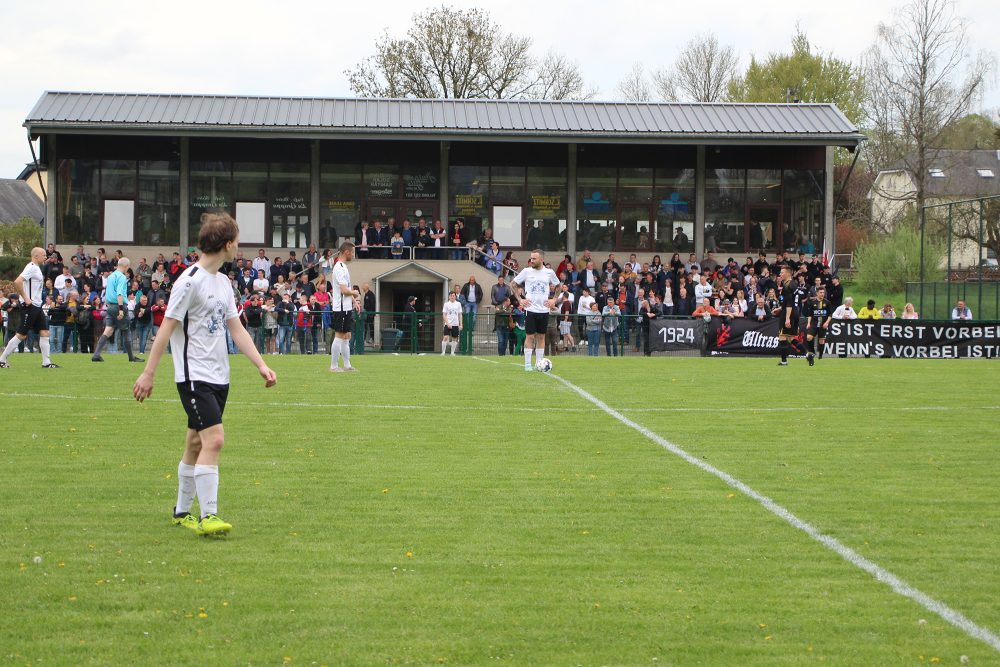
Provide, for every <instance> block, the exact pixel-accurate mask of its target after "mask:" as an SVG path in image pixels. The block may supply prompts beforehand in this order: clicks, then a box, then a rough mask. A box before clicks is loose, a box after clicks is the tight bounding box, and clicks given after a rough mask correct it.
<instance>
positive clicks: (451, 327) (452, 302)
mask: <svg viewBox="0 0 1000 667" xmlns="http://www.w3.org/2000/svg"><path fill="white" fill-rule="evenodd" d="M441 314H442V315H443V316H444V336H443V337H442V338H441V355H442V356H444V353H445V350H447V349H448V345H451V356H453V357H454V356H455V348H457V347H458V338H459V336H461V334H462V304H460V303H459V302H458V297H456V296H455V293H454V292H451V293H449V294H448V301H446V302H445V304H444V308H443V309H442V310H441Z"/></svg>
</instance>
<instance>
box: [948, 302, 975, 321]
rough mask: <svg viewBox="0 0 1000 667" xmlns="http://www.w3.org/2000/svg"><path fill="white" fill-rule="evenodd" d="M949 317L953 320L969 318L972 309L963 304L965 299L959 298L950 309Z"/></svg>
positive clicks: (970, 317)
mask: <svg viewBox="0 0 1000 667" xmlns="http://www.w3.org/2000/svg"><path fill="white" fill-rule="evenodd" d="M951 319H953V320H971V319H972V309H971V308H969V307H968V306H967V305H965V301H962V300H961V299H959V301H958V303H956V304H955V307H954V308H953V309H952V311H951Z"/></svg>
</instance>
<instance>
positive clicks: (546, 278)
mask: <svg viewBox="0 0 1000 667" xmlns="http://www.w3.org/2000/svg"><path fill="white" fill-rule="evenodd" d="M544 260H545V253H544V252H543V251H542V250H533V251H531V255H530V257H529V258H528V266H527V267H525V268H524V269H523V270H522V271H521V272H520V273H519V274H517V277H515V278H514V281H513V282H514V283H515V284H517V285H524V298H523V299H521V307H522V308H523V309H524V310H525V320H524V330H525V334H526V338H525V340H524V370H526V371H530V370H531V369H532V368H534V366H532V365H531V351H532V349H534V351H535V364H536V365H537V364H539V363H540V362H541V361H542V359H544V358H545V330H546V328H547V327H548V326H549V310H550V309H551V308H552V307H553V306H554V305H555V303H556V300H555V299H553V298H550V297H549V292H550V290H551V288H553V287H555V286H556V285H558V284H559V278H557V277H556V272H555V271H553V270H552V269H549V268H546V267H545V266H543V261H544Z"/></svg>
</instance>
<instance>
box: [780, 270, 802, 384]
mask: <svg viewBox="0 0 1000 667" xmlns="http://www.w3.org/2000/svg"><path fill="white" fill-rule="evenodd" d="M779 282H780V283H781V294H780V296H779V299H780V300H781V306H780V309H779V312H778V319H779V320H780V321H781V329H780V330H779V331H778V352H779V353H780V354H781V361H780V362H778V365H779V366H787V365H788V351H789V350H790V349H791V347H792V341H793V340H795V338H796V337H797V336H798V335H799V311H798V308H797V305H798V304H797V300H796V294H797V292H798V290H797V289H796V288H797V286H796V284H795V281H793V280H792V270H791V269H790V268H789V267H788V266H783V267H781V276H780V279H779Z"/></svg>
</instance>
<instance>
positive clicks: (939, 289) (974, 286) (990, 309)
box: [906, 280, 1000, 320]
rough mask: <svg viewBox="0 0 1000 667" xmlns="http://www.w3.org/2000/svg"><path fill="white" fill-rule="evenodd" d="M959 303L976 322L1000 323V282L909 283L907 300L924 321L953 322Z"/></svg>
mask: <svg viewBox="0 0 1000 667" xmlns="http://www.w3.org/2000/svg"><path fill="white" fill-rule="evenodd" d="M960 300H961V301H964V302H965V305H966V307H968V308H969V310H971V311H972V317H973V318H974V319H977V320H1000V283H997V282H986V281H980V280H976V281H953V282H937V283H923V284H921V283H907V284H906V301H907V302H908V303H912V304H914V305H916V306H917V311H918V312H919V313H920V318H921V319H927V320H948V319H951V311H952V309H953V308H954V307H955V304H956V303H958V301H960ZM921 303H923V306H921V305H920V304H921Z"/></svg>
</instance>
